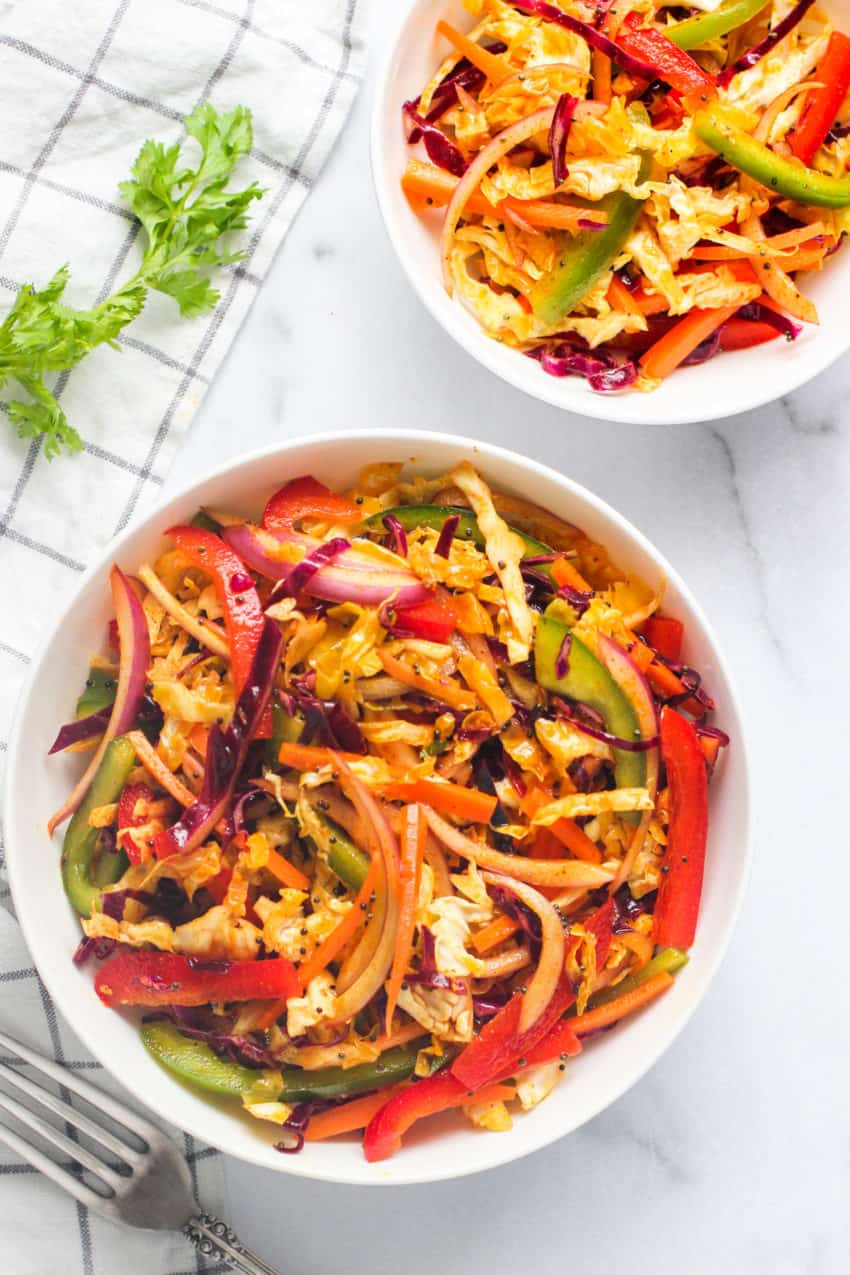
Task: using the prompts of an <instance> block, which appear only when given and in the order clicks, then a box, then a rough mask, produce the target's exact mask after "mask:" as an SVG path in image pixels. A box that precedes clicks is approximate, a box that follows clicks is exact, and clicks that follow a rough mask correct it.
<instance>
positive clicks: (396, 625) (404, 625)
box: [384, 591, 457, 642]
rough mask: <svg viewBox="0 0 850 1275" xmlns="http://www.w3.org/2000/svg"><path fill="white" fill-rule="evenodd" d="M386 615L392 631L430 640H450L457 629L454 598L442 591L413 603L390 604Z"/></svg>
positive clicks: (400, 635) (385, 612)
mask: <svg viewBox="0 0 850 1275" xmlns="http://www.w3.org/2000/svg"><path fill="white" fill-rule="evenodd" d="M384 618H385V619H386V621H387V623H388V625H389V630H390V632H391V633H395V634H396V635H397V636H398V637H413V638H422V639H424V641H426V642H446V641H448V639H449V637H450V636H451V635H452V633H454V631H455V629H456V628H457V620H456V619H455V615H454V612H453V610H452V606H451V600H450V599H449V596H448V594H446V593H443V592H442V591H440V592H437V593H435V594H434V595H433V596H432V597H430V598H426V600H425V601H424V602H415V603H414V604H413V605H412V606H406V607H396V606H390V607H388V608H386V610H385V611H384Z"/></svg>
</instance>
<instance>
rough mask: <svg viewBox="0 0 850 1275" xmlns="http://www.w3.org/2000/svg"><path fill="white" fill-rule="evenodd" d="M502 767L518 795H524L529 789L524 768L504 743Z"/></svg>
mask: <svg viewBox="0 0 850 1275" xmlns="http://www.w3.org/2000/svg"><path fill="white" fill-rule="evenodd" d="M502 768H503V769H504V772H505V778H506V779H507V780H508V782H509V783H510V785H511V787H512V788H513V790H514V792H515V793H516V795H517V796H518V797H524V796H525V794H526V792H527V791H528V785H527V784H526V782H525V777H524V775H523V773H522V770H521V769H520V767H519V766H518V765H517V763H516V762H515V761H514V759H513V757H511V755H510V753H509V752H508V750H507V749H506V748H505V746H504V745H502Z"/></svg>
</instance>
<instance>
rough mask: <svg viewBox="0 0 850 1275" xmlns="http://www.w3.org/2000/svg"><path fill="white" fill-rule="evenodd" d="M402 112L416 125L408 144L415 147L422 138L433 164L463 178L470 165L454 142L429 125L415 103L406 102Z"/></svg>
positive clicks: (411, 131)
mask: <svg viewBox="0 0 850 1275" xmlns="http://www.w3.org/2000/svg"><path fill="white" fill-rule="evenodd" d="M402 111H403V112H404V114H405V116H406V117H407V118H408V119H409V120H411V121H412V122H413V125H414V127H413V128H412V129H410V131H409V132H408V135H407V140H408V142H409V143H410V144H411V145H413V144H414V143H415V142H418V141H419V139H420V137H421V139H422V141H423V142H424V143H425V150H426V151H427V152H428V158H429V159H430V160H431V162H432V163H434V164H436V165H437V167H438V168H444V169H445V170H446V172H449V173H452V174H453V175H454V176H455V177H462V176H463V174H464V173H465V172H466V170H467V167H468V165H467V162H466V160H465V159H464V158H463V155H461V153H460V151H459V150H458V148H457V147H456V146H455V144H454V142H452V141H449V139H448V137H446V135H445V133H443V132H442V131H441V130H440V129H439V128H437V127H436V125H434V124H429V122H428V120H426V119H425V117H424V116H422V115H420V114H419V112H418V111H417V109H416V106H415V105H414V103H413V102H405V103H404V106H403V107H402Z"/></svg>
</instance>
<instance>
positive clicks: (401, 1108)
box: [363, 1071, 514, 1163]
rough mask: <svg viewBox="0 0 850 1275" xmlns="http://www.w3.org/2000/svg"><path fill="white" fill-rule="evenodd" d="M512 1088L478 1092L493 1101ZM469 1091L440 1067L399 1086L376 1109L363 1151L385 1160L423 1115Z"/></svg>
mask: <svg viewBox="0 0 850 1275" xmlns="http://www.w3.org/2000/svg"><path fill="white" fill-rule="evenodd" d="M513 1096H514V1094H513V1091H512V1090H511V1089H510V1088H508V1087H505V1086H501V1085H492V1086H489V1087H488V1088H487V1090H486V1091H485V1092H484V1093H482V1094H481V1095H480V1100H481V1101H482V1102H494V1101H497V1100H499V1099H504V1098H511V1097H513ZM471 1097H472V1095H471V1094H470V1091H469V1090H468V1089H467V1087H466V1085H463V1084H461V1082H460V1081H459V1080H458V1079H457V1078H456V1077H455V1076H453V1075H452V1074H451V1072H449V1071H441V1072H439V1074H438V1075H436V1076H429V1077H428V1078H427V1079H426V1080H418V1081H416V1083H415V1084H413V1085H410V1086H409V1087H408V1088H407V1089H402V1090H399V1091H398V1092H397V1093H395V1094H393V1096H392V1097H391V1098H389V1099H388V1101H387V1102H385V1103H384V1105H383V1106H382V1107H381V1108H380V1110H379V1111H377V1112H375V1114H374V1115H373V1116H372V1119H371V1120H370V1121H369V1123H368V1125H367V1126H366V1132H365V1133H364V1135H363V1151H364V1154H365V1156H366V1159H367V1160H369V1161H370V1163H374V1162H375V1161H376V1160H387V1159H389V1157H390V1156H391V1155H395V1153H396V1151H398V1150H399V1148H400V1147H401V1140H402V1137H403V1136H404V1134H405V1133H406V1132H407V1130H408V1129H409V1128H410V1127H411V1125H414V1124H415V1123H416V1121H417V1120H421V1119H422V1118H423V1117H424V1116H434V1115H436V1114H437V1112H439V1111H448V1110H449V1108H451V1107H460V1106H462V1105H463V1104H464V1103H465V1102H467V1101H468V1100H469V1099H470V1098H471Z"/></svg>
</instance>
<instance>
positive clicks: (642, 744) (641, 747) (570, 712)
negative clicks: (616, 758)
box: [554, 697, 658, 753]
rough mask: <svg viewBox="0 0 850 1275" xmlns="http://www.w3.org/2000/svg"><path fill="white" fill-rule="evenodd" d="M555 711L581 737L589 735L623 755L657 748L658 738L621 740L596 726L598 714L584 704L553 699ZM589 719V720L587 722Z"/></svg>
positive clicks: (654, 736) (655, 736)
mask: <svg viewBox="0 0 850 1275" xmlns="http://www.w3.org/2000/svg"><path fill="white" fill-rule="evenodd" d="M554 703H555V711H556V712H557V713H558V714H559V716H561V717H564V718H566V720H567V721H568V722H569V723H570V724H571V725H572V726H575V728H576V730H580V731H581V732H582V734H583V735H589V736H590V738H591V739H598V740H599V741H600V743H603V744H609V745H610V747H611V748H617V749H619V751H620V752H624V753H645V752H647V751H648V750H649V749H650V748H657V747H658V736H657V735H653V736H651V738H649V739H621V738H620V736H619V735H612V734H611V732H610V731H607V730H603V729H602V727H601V726H598V725H596V722H597V721H598V720H601V719H600V718H599V714H598V713H596V712H595V710H594V709H591V708H588V706H587V705H586V704H568V703H567V701H566V700H563V699H560V698H557V697H556V698H555V700H554ZM588 719H590V720H588Z"/></svg>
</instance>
